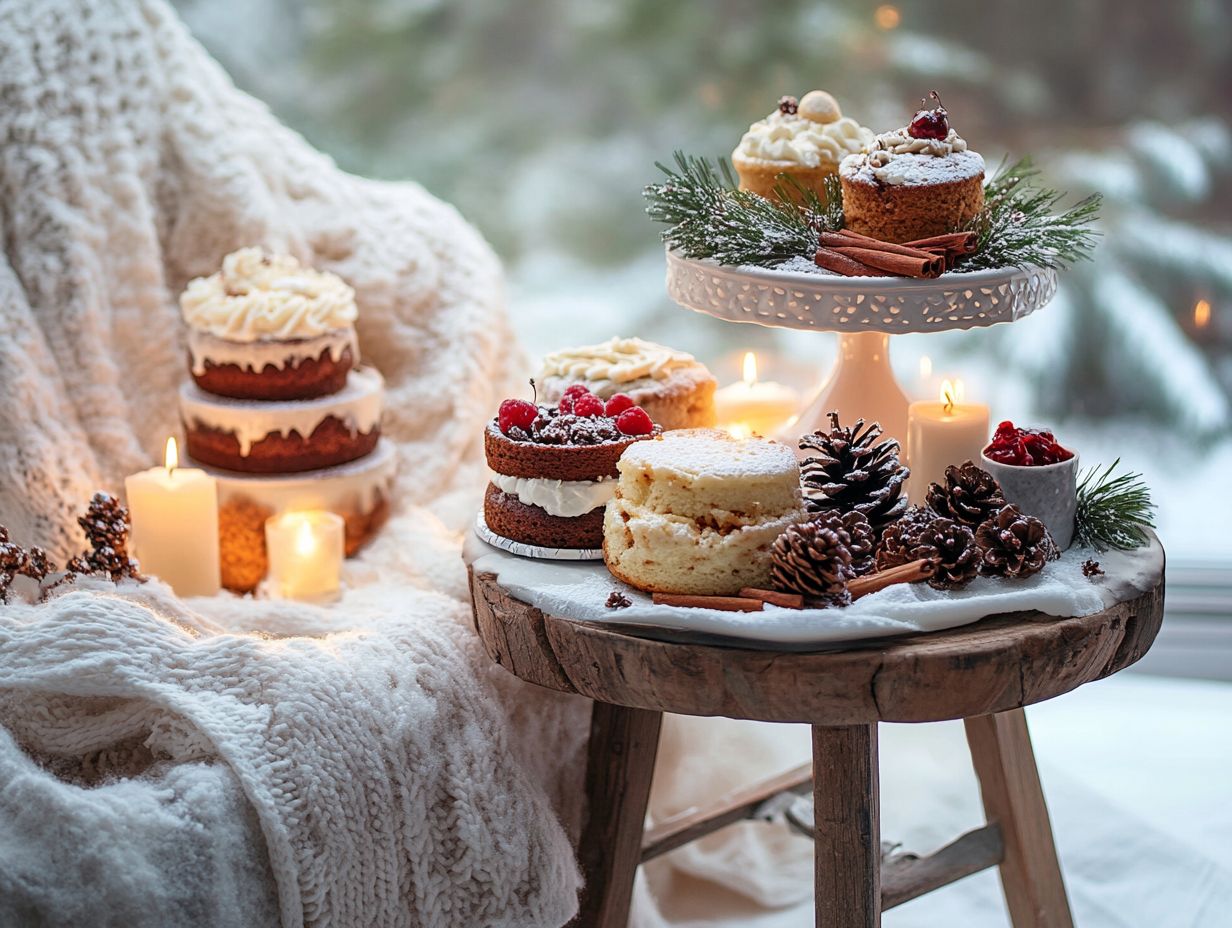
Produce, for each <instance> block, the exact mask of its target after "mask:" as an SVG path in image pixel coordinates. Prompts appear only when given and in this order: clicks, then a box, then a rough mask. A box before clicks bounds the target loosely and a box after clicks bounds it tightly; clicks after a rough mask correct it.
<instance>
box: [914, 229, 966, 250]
mask: <svg viewBox="0 0 1232 928" xmlns="http://www.w3.org/2000/svg"><path fill="white" fill-rule="evenodd" d="M906 244H907V247H909V248H944V249H945V250H946V251H954V252H957V253H959V254H970V253H971V252H973V251H975V233H974V232H950V233H948V234H946V235H930V236H929V237H928V238H919V239H916V240H915V241H914V242H907V243H906Z"/></svg>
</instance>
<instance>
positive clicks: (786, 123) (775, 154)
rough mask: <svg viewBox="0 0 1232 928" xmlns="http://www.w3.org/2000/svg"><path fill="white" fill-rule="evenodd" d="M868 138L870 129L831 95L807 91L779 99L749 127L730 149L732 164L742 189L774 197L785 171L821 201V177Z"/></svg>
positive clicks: (827, 175)
mask: <svg viewBox="0 0 1232 928" xmlns="http://www.w3.org/2000/svg"><path fill="white" fill-rule="evenodd" d="M872 138H873V133H872V131H871V130H869V129H866V128H864V127H863V126H861V125H860V124H859V123H858V122H856V121H855V120H854V119H851V118H849V117H846V116H844V115H843V113H842V111H841V110H840V109H839V106H838V103H837V102H836V101H835V99H834V97H832V96H830V94H828V93H826V92H825V91H824V90H812V91H809V92H808V93H806V94H805V95H804V97H803V98H802V99H800V100H799V101H797V100H796V98H795V97H783V98H782V99H781V100H780V101H779V107H778V109H777V110H775V111H774V112H773V113H771V114H770V115H769V116H767V117H766V118H765V119H760V120H758V121H757V122H755V123H753V124H752V125H751V126H749V131H748V132H746V133H745V134H744V137H743V138H741V140H740V144H739V145H737V146H736V150H735V151H733V152H732V166H733V167H735V169H736V173H737V174H739V175H740V187H741V189H743V190H750V191H752V192H753V193H757V194H760V195H761V196H763V197H773V196H774V195H775V194H774V190H775V187H776V185H778V184H779V183H781V182H782V179H781V177H780V175H783V174H786V175H788V176H789V177H791V178H793V179H794V180H795V181H796V182H797V183H799V184H800V186H802V187H804V188H805V189H807V190H812V191H814V192H815V193H817V195H818V196H819V197H821V199H822V200H824V199H825V186H824V185H825V179H826V178H827V177H829V176H831V175H833V174H836V173H838V167H839V164H840V163H841V162H842V160H843V159H844V158H845V157H847V156H848V155H850V154H853V153H855V152H859V151H862V150H863V149H864V147H865V146H866V145H867V144H868V143H869V142H871V141H872ZM788 187H790V185H788Z"/></svg>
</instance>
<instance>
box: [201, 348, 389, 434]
mask: <svg viewBox="0 0 1232 928" xmlns="http://www.w3.org/2000/svg"><path fill="white" fill-rule="evenodd" d="M384 393H385V380H384V378H382V377H381V375H380V373H379V372H378V371H377V370H376V369H375V368H371V367H363V368H358V369H355V370H352V371H351V372H350V373H349V374H348V375H347V384H346V386H345V387H344V388H343V389H342V390H339V391H338V392H337V393H334V394H331V395H329V396H322V397H318V398H316V399H311V400H286V401H280V402H268V401H265V400H259V401H257V400H239V399H230V398H228V397H223V396H215V395H214V394H212V393H206V392H205V391H204V390H202V389H201V388H200V387H198V386H197V385H196V384H195V383H193V382H191V381H188V382H186V383H184V384H183V385H182V386H181V387H180V418H181V419H182V420H183V422H184V424H185V427H189V428H191V427H192V426H193V425H196V426H197V427H199V428H208V429H216V430H218V431H220V432H231V433H233V434H234V435H235V438H236V441H238V442H239V445H240V455H241V456H247V454H248V452H249V451H250V450H251V449H252V446H253V445H254V444H256V443H257V442H259V441H261V440H262V439H263V438H265V437H266V436H267V435H271V434H279V435H284V436H287V435H290V434H291V433H292V432H297V433H298V434H299V435H300V436H301V437H302V438H305V439H306V438H308V437H309V436H310V435H311V434H312V433H313V431H314V430H315V429H316V427H317V426H318V425H320V424H321V423H322V422H323V421H325V419H327V418H328V417H329V416H333V417H334V418H336V419H338V420H339V421H341V422H343V423H344V424H345V425H346V427H347V428H348V429H350V430H351V433H352V434H358V433H360V432H363V433H368V432H371V431H372V430H373V429H375V428H376V427H377V426H379V425H380V423H381V405H382V401H383V399H384Z"/></svg>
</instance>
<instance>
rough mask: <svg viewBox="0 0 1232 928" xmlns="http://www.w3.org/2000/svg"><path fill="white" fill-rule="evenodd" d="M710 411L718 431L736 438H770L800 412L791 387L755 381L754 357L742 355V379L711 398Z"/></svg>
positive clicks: (795, 393) (795, 394)
mask: <svg viewBox="0 0 1232 928" xmlns="http://www.w3.org/2000/svg"><path fill="white" fill-rule="evenodd" d="M714 411H715V418H716V419H717V421H718V423H719V426H720V427H721V428H725V429H727V430H728V431H729V432H731V433H732V434H733V435H735V436H737V437H739V438H747V437H748V436H750V435H754V434H756V435H762V436H766V437H773V436H774V435H775V433H776V432H778V431H779V430H780V429H782V428H783V427H784V426H786V425H787V424H788V422H790V421H791V419H792V418H793V417H794V416H796V415H797V414H798V413H799V412H800V394H799V393H797V392H796V391H795V390H793V389H792V388H791V387H787V386H784V385H783V384H781V383H774V382H772V381H764V382H763V381H759V380H758V379H757V356H756V355H755V354H753V352H751V351H749V352H746V353H745V355H744V377H743V379H742V380H741V381H740V383H733V384H729V385H728V386H726V387H724V388H723V389H721V390H719V391H717V392H716V393H715V395H714Z"/></svg>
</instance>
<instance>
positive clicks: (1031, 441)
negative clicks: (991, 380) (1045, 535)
mask: <svg viewBox="0 0 1232 928" xmlns="http://www.w3.org/2000/svg"><path fill="white" fill-rule="evenodd" d="M981 458H982V466H983V468H984V469H985V470H986V471H988V472H989V473H991V474H992V475H993V476H994V477H995V478H996V479H997V482H998V483H999V484H1001V492H1002V493H1003V494H1004V496H1005V499H1006V502H1009V503H1013V504H1014V505H1015V506H1017V507H1018V508H1019V509H1021V510H1022V511H1023V512H1025V513H1026V514H1027V515H1031V516H1035V517H1036V518H1037V519H1039V520H1040V521H1041V522H1043V523H1044V524H1045V525H1046V526H1048V531H1049V532H1051V533H1052V537H1053V540H1054V541H1056V543H1057V547H1058V548H1060V549H1061V550H1065V549H1066V548H1068V547H1069V545H1070V542H1071V541H1073V538H1074V516H1075V514H1076V513H1077V511H1078V455H1076V454H1075V453H1074V452H1073V451H1071V450H1069V449H1068V448H1066V447H1064V446H1063V445H1061V444H1060V443H1059V442H1058V441H1057V439H1056V436H1055V435H1053V433H1052V432H1051V431H1049V430H1047V429H1024V428H1019V427H1018V426H1016V425H1014V423H1013V422H1009V421H1006V422H1002V423H1001V424H1000V425H998V426H997V431H996V432H995V433H994V434H993V437H992V441H990V442H989V443H988V445H987V447H985V448H984V451H983V453H982V454H981Z"/></svg>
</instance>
